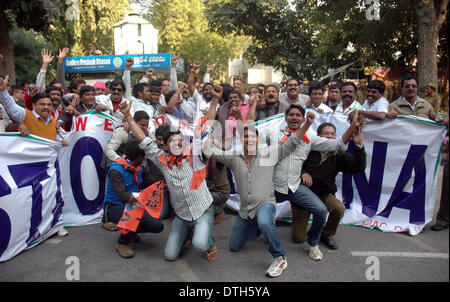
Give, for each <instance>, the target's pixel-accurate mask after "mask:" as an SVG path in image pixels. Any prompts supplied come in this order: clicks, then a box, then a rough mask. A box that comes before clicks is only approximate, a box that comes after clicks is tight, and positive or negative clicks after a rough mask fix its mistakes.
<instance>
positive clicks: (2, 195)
mask: <svg viewBox="0 0 450 302" xmlns="http://www.w3.org/2000/svg"><path fill="white" fill-rule="evenodd" d="M0 146H1V147H0V158H1V161H0V261H6V260H8V259H10V258H12V257H14V256H15V255H17V254H18V253H20V252H21V251H22V250H24V249H27V248H30V247H33V246H35V245H36V244H38V243H40V242H42V241H43V240H45V239H46V238H48V237H49V236H51V235H53V234H54V233H55V232H57V231H58V230H60V229H61V228H62V220H61V213H62V208H63V205H64V202H63V199H62V197H61V191H60V188H61V179H60V167H59V164H58V149H59V148H61V147H62V145H61V144H60V143H56V142H53V141H49V140H46V139H43V138H39V137H36V136H33V135H29V136H27V137H21V136H20V135H18V134H13V133H8V134H0Z"/></svg>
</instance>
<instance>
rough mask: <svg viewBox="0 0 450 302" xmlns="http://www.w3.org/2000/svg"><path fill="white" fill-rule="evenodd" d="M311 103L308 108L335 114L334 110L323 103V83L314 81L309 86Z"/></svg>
mask: <svg viewBox="0 0 450 302" xmlns="http://www.w3.org/2000/svg"><path fill="white" fill-rule="evenodd" d="M308 89H309V102H308V104H307V107H308V108H312V109H314V110H316V111H317V112H320V113H329V112H331V113H333V109H331V108H330V107H328V106H327V105H325V104H324V103H322V100H323V93H324V88H323V86H322V83H320V82H318V81H313V82H311V84H309V88H308Z"/></svg>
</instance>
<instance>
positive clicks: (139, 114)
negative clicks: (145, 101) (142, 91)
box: [133, 110, 150, 122]
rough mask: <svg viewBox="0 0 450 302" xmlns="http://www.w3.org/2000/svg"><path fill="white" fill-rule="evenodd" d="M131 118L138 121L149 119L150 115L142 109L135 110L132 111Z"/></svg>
mask: <svg viewBox="0 0 450 302" xmlns="http://www.w3.org/2000/svg"><path fill="white" fill-rule="evenodd" d="M133 118H134V120H135V121H136V122H139V121H140V120H149V119H150V117H149V116H148V113H147V112H145V111H144V110H139V111H136V112H135V113H134V116H133Z"/></svg>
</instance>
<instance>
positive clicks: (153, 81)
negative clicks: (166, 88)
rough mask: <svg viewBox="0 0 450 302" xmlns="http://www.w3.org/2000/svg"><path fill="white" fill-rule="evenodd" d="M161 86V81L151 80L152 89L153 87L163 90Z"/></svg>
mask: <svg viewBox="0 0 450 302" xmlns="http://www.w3.org/2000/svg"><path fill="white" fill-rule="evenodd" d="M161 85H162V81H161V80H151V81H150V87H151V86H156V87H159V88H161Z"/></svg>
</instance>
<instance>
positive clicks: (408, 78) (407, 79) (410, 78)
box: [401, 74, 418, 87]
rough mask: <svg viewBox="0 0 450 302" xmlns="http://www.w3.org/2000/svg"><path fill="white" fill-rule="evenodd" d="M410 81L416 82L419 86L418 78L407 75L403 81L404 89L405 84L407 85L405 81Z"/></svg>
mask: <svg viewBox="0 0 450 302" xmlns="http://www.w3.org/2000/svg"><path fill="white" fill-rule="evenodd" d="M409 80H415V81H416V83H417V84H418V82H417V79H416V77H414V76H413V75H412V74H407V75H406V76H404V77H403V78H402V80H401V84H402V87H403V84H404V83H405V81H409Z"/></svg>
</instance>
